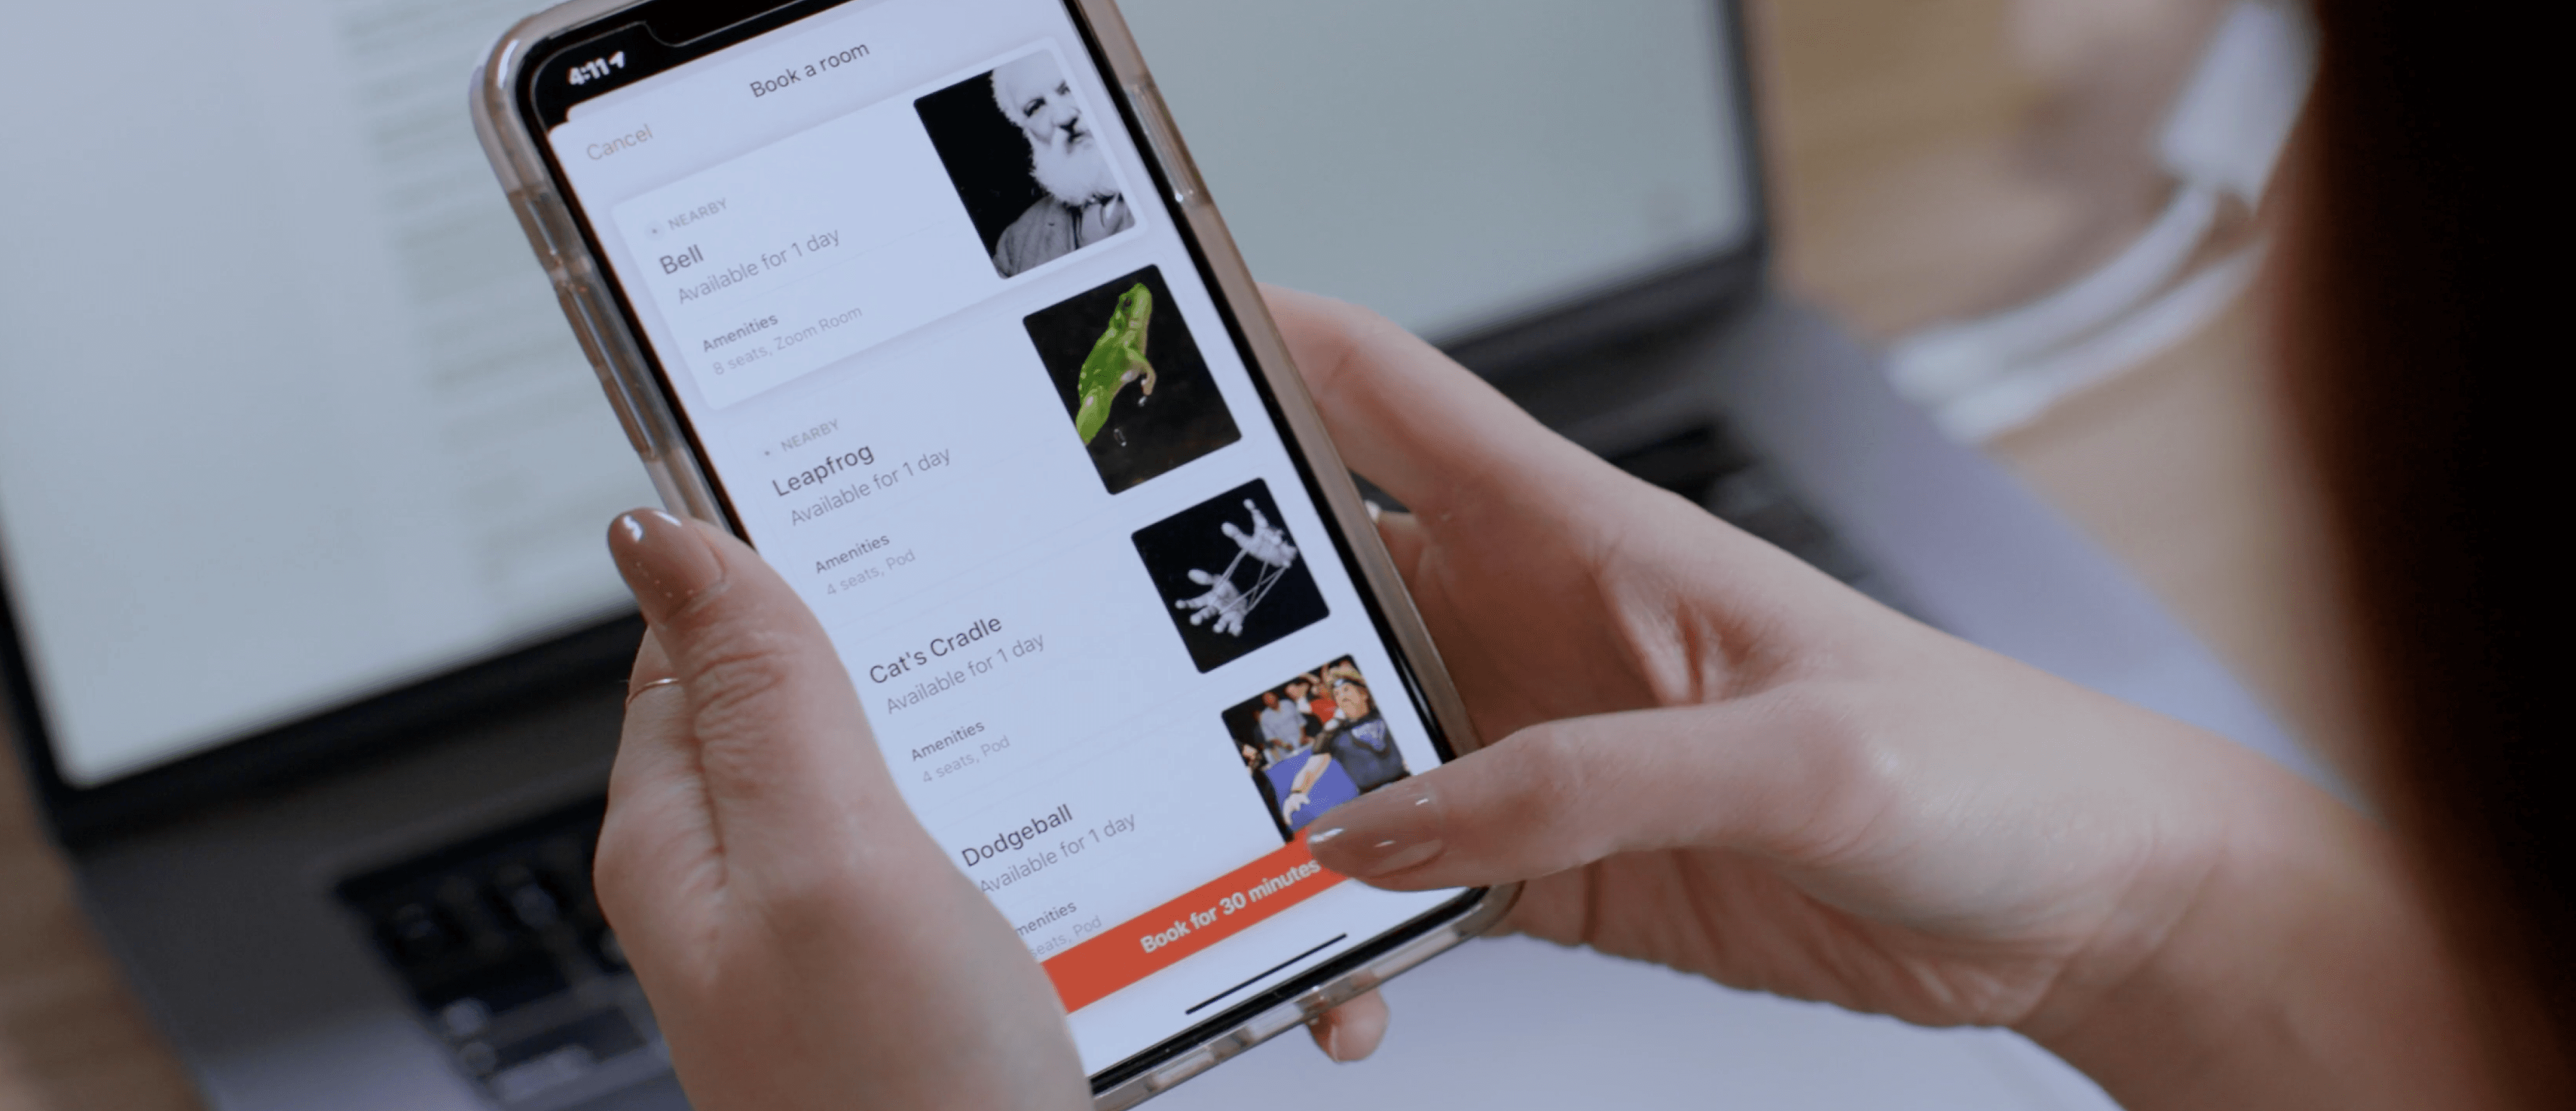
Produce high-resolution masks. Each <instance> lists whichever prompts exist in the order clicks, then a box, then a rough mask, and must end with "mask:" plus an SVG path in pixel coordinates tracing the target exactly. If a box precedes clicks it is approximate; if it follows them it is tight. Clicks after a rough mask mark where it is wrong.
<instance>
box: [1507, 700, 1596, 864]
mask: <svg viewBox="0 0 2576 1111" xmlns="http://www.w3.org/2000/svg"><path fill="white" fill-rule="evenodd" d="M1507 743H1508V745H1509V746H1510V749H1511V751H1512V753H1513V755H1514V761H1513V763H1514V765H1515V766H1514V767H1512V768H1511V769H1510V770H1509V772H1508V779H1507V781H1506V785H1505V787H1504V790H1503V800H1504V802H1505V807H1504V810H1505V813H1503V814H1501V815H1498V817H1501V818H1503V819H1504V820H1505V821H1508V822H1510V823H1512V824H1514V825H1519V826H1522V827H1524V828H1526V829H1528V830H1530V831H1533V832H1538V831H1544V833H1545V835H1546V836H1548V837H1550V838H1552V839H1555V840H1557V841H1558V842H1559V843H1561V844H1565V845H1568V846H1569V847H1570V848H1572V849H1573V850H1574V852H1575V854H1576V855H1578V856H1581V857H1583V858H1584V859H1590V858H1592V857H1595V856H1599V855H1604V854H1605V853H1606V851H1607V849H1606V846H1596V845H1594V844H1593V843H1592V839H1591V832H1592V831H1590V830H1589V829H1587V828H1585V827H1587V826H1589V825H1590V823H1587V822H1584V821H1582V818H1583V816H1584V815H1585V814H1586V813H1587V812H1589V811H1590V810H1592V809H1597V808H1598V805H1599V804H1600V803H1601V802H1603V801H1605V800H1603V799H1602V798H1601V797H1600V796H1601V795H1602V791H1601V790H1600V789H1599V785H1600V774H1601V771H1602V767H1601V761H1600V758H1599V757H1600V754H1599V753H1598V752H1597V751H1596V750H1597V748H1598V747H1599V746H1597V745H1595V744H1594V743H1592V741H1591V739H1590V738H1589V737H1588V736H1587V735H1586V734H1585V733H1584V732H1583V731H1582V729H1581V728H1580V727H1579V726H1577V725H1574V724H1571V723H1565V722H1549V723H1546V724H1542V725H1535V726H1531V727H1530V728H1528V729H1525V730H1523V731H1521V733H1520V734H1519V735H1518V736H1515V737H1513V738H1511V739H1510V740H1509V741H1508V742H1507Z"/></svg>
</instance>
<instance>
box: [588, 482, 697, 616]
mask: <svg viewBox="0 0 2576 1111" xmlns="http://www.w3.org/2000/svg"><path fill="white" fill-rule="evenodd" d="M608 552H609V554H610V555H611V556H614V557H615V558H616V560H617V571H618V573H619V574H621V575H624V576H625V577H626V587H627V589H629V590H632V591H634V592H635V604H636V605H637V606H640V607H642V609H643V610H644V620H646V621H648V622H652V623H655V624H659V623H661V622H662V621H663V620H665V619H666V618H668V617H670V616H671V615H672V614H673V613H677V612H679V610H680V608H681V607H682V606H685V605H688V604H689V601H690V599H693V598H696V597H697V596H698V595H700V594H702V593H705V592H706V589H707V588H708V587H711V586H714V585H716V584H717V583H719V582H722V581H724V562H723V561H722V560H719V559H717V558H716V553H715V549H713V548H710V547H708V546H707V541H706V538H705V537H703V536H700V535H698V532H697V530H696V529H693V528H690V527H689V526H688V525H687V524H685V523H683V522H682V521H681V520H680V519H679V518H677V517H674V516H672V515H670V514H668V513H664V512H662V511H661V510H658V509H639V510H636V511H635V512H633V513H628V514H625V515H624V516H621V517H619V518H617V520H616V522H615V523H613V524H611V525H609V526H608Z"/></svg>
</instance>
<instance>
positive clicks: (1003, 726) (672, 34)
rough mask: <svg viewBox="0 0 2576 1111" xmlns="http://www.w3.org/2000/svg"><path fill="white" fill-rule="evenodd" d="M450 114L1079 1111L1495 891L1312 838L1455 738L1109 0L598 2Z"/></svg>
mask: <svg viewBox="0 0 2576 1111" xmlns="http://www.w3.org/2000/svg"><path fill="white" fill-rule="evenodd" d="M472 99H473V111H474V115H475V119H476V122H477V126H478V128H479V129H480V133H481V135H482V138H483V140H484V143H485V146H486V148H487V149H488V151H489V153H490V155H491V158H492V162H493V165H494V167H495V168H496V170H497V171H498V173H499V175H500V178H501V181H502V184H503V187H504V188H505V189H506V190H507V191H508V193H509V197H510V200H511V202H512V204H513V205H514V206H515V207H516V209H517V211H518V214H519V217H520V219H521V221H522V222H523V224H524V226H525V228H526V231H527V234H528V240H529V243H530V245H531V246H532V247H533V248H534V249H535V251H536V254H537V256H538V259H539V261H540V262H541V263H542V264H543V266H544V267H545V269H546V272H547V273H548V274H549V275H550V276H551V277H552V278H553V280H554V283H555V288H556V290H557V292H558V293H559V295H560V297H561V300H562V303H563V308H564V313H565V315H566V316H567V318H569V320H570V321H571V324H572V327H573V329H574V330H575V331H576V332H577V333H579V335H580V338H581V342H582V345H583V347H584V349H585V351H586V352H587V353H588V355H589V357H590V359H591V361H592V363H593V365H594V366H595V367H596V369H597V370H598V373H599V377H600V382H601V384H602V385H603V386H604V387H605V389H606V391H607V394H608V399H609V402H610V404H611V405H613V406H614V407H615V408H616V410H617V414H618V417H619V419H620V420H621V421H622V422H624V425H625V428H626V432H627V435H628V436H629V438H630V439H631V440H632V442H633V445H634V447H635V450H636V451H637V453H638V454H640V455H641V456H642V458H643V460H644V463H645V465H646V467H647V468H648V469H649V470H650V471H651V473H652V476H653V480H654V482H655V483H656V484H657V486H658V487H659V489H660V492H661V495H662V497H663V498H664V500H665V502H666V503H667V504H668V506H669V507H670V508H671V509H672V510H673V511H675V512H679V513H684V514H687V515H690V516H695V517H698V518H701V519H705V520H709V521H715V522H721V523H723V524H724V525H725V526H727V527H729V528H731V529H732V530H733V531H734V532H735V533H737V534H738V535H740V536H741V537H743V538H744V539H745V540H746V541H748V542H749V543H750V544H751V545H752V546H753V547H754V548H756V549H757V550H758V551H759V552H760V553H761V555H762V557H763V558H765V559H767V560H768V561H769V562H770V564H771V565H772V566H774V567H776V568H777V569H778V571H779V572H780V573H781V574H782V575H784V576H786V578H787V580H788V581H789V582H790V583H793V584H794V585H795V587H796V588H797V590H798V591H799V592H800V593H801V594H802V595H803V597H804V598H805V600H806V601H807V603H808V604H810V605H811V606H812V607H813V609H814V612H815V613H816V614H817V615H819V616H820V617H821V619H822V622H823V625H824V626H825V628H826V629H828V630H829V631H830V634H831V636H832V639H833V644H834V646H835V648H836V649H837V650H838V651H839V653H840V657H841V659H842V661H843V662H844V664H845V665H846V666H847V667H848V668H849V671H850V677H851V681H852V682H853V683H854V684H855V685H856V686H857V687H858V689H859V692H860V694H861V696H862V698H863V700H864V702H865V704H866V707H867V714H868V719H869V725H870V727H871V729H872V730H873V732H874V734H875V738H876V742H877V744H878V746H879V747H880V748H881V749H882V750H883V752H884V755H885V759H886V761H887V763H888V764H889V766H891V768H892V769H893V772H894V775H895V779H896V781H897V782H898V783H900V784H902V786H903V790H904V793H905V797H906V801H907V802H908V803H909V804H910V805H911V807H912V808H913V811H914V813H915V814H916V815H917V816H918V817H919V818H920V820H921V822H922V823H923V824H924V825H925V826H926V827H927V828H928V829H929V830H930V832H931V834H932V836H933V837H934V838H935V839H937V841H938V842H939V843H940V844H941V845H942V846H943V847H944V848H946V849H947V851H948V852H949V854H950V857H951V859H952V861H953V862H954V863H955V864H956V866H957V867H958V868H959V869H961V870H962V871H963V872H964V873H965V874H966V875H967V876H968V877H969V878H970V879H972V880H974V881H975V882H976V883H977V884H978V885H979V886H980V887H982V889H983V890H984V891H985V892H986V893H987V894H989V895H990V896H991V898H992V900H993V902H994V904H995V905H996V906H997V907H998V908H999V909H1000V911H1001V913H1002V914H1004V915H1005V916H1006V917H1007V918H1008V919H1009V921H1011V922H1012V923H1013V924H1014V925H1015V926H1017V928H1018V931H1019V933H1020V936H1021V937H1022V938H1023V939H1024V940H1025V941H1026V942H1027V944H1028V946H1029V949H1030V952H1031V953H1032V954H1033V955H1034V956H1035V957H1036V958H1037V959H1038V960H1039V961H1040V962H1041V963H1042V965H1043V967H1044V968H1045V969H1046V972H1047V974H1048V976H1049V977H1050V979H1051V980H1052V981H1053V983H1054V985H1055V987H1056V990H1057V992H1058V994H1059V995H1060V996H1061V998H1062V1000H1063V1003H1064V1006H1065V1009H1066V1011H1067V1012H1068V1014H1069V1015H1070V1016H1071V1023H1072V1028H1073V1034H1074V1038H1075V1041H1076V1043H1077V1044H1078V1045H1079V1047H1080V1049H1081V1053H1082V1058H1083V1063H1084V1067H1085V1068H1086V1069H1087V1070H1089V1072H1090V1074H1091V1080H1092V1085H1093V1091H1094V1093H1095V1095H1096V1098H1097V1100H1098V1102H1099V1105H1100V1106H1102V1107H1126V1106H1131V1105H1133V1104H1135V1103H1137V1102H1140V1101H1142V1100H1143V1099H1145V1098H1146V1097H1148V1096H1150V1095H1152V1094H1154V1093H1156V1092H1159V1091H1162V1090H1164V1089H1166V1088H1169V1087H1170V1086H1171V1085H1173V1084H1176V1083H1178V1082H1180V1081H1181V1080H1184V1079H1187V1078H1188V1077H1190V1076H1192V1075H1195V1074H1196V1073H1198V1072H1200V1071H1202V1070H1204V1069H1206V1068H1208V1067H1210V1066H1212V1065H1214V1064H1215V1063H1216V1062H1218V1061H1219V1060H1222V1059H1224V1058H1225V1057H1228V1056H1231V1055H1233V1054H1235V1053H1238V1052H1241V1051H1242V1050H1244V1049H1246V1048H1249V1047H1251V1046H1252V1045H1254V1044H1257V1043H1259V1042H1261V1041H1263V1040H1265V1039H1267V1038H1269V1037H1271V1036H1273V1035H1276V1034H1278V1033H1280V1032H1282V1031H1284V1030H1287V1029H1289V1028H1291V1027H1294V1026H1296V1025H1298V1024H1300V1023H1302V1022H1303V1021H1305V1020H1306V1019H1308V1018H1311V1017H1312V1016H1314V1015H1316V1014H1318V1013H1320V1012H1321V1011H1323V1010H1324V1009H1326V1008H1328V1007H1331V1006H1333V1005H1334V1004H1337V1003H1339V1002H1341V1001H1343V1000H1346V999H1348V998H1350V997H1352V996H1354V995H1357V994H1359V993H1360V992H1363V991H1366V990H1368V989H1370V988H1373V987H1375V986H1377V985H1378V984H1379V983H1381V982H1383V981H1384V980H1386V979H1387V978H1388V977H1390V976H1393V975H1395V974H1396V973H1398V972H1401V971H1403V970H1404V969H1406V968H1409V967H1412V966H1413V965H1416V964H1418V963H1420V962H1421V961H1423V960H1425V959H1428V958H1429V957H1430V956H1432V955H1433V954H1435V953H1438V952H1440V951H1441V950H1444V949H1447V948H1449V947H1451V946H1453V945H1456V944H1458V943H1459V942H1461V941H1462V940H1464V939H1466V938H1469V937H1472V936H1476V935H1477V934H1480V933H1482V932H1484V931H1485V930H1486V929H1487V928H1489V927H1490V926H1492V925H1493V924H1494V923H1495V922H1496V921H1497V920H1499V919H1500V917H1501V916H1502V914H1503V913H1504V912H1505V911H1506V910H1507V909H1508V907H1509V905H1510V903H1511V900H1512V897H1513V895H1514V894H1515V891H1514V890H1512V889H1487V890H1458V891H1440V892H1428V893H1408V894H1398V893H1389V892H1381V891H1376V890H1373V889H1370V888H1368V887H1366V886H1364V885H1361V884H1357V883H1349V882H1343V881H1341V880H1340V879H1339V878H1338V877H1336V876H1334V875H1333V874H1331V873H1329V872H1324V871H1322V870H1321V869H1319V868H1318V867H1317V866H1316V865H1315V864H1314V862H1313V859H1312V858H1311V857H1310V856H1309V855H1308V853H1307V851H1306V841H1305V839H1306V836H1307V834H1308V833H1309V831H1311V830H1314V829H1316V828H1319V827H1318V826H1317V822H1318V821H1319V820H1320V819H1321V818H1322V817H1323V815H1324V814H1326V813H1327V812H1329V811H1330V810H1331V809H1332V808H1333V807H1334V806H1336V805H1339V804H1341V803H1343V802H1347V801H1349V800H1351V799H1353V798H1355V797H1357V796H1359V795H1360V794H1363V793H1366V792H1368V791H1373V790H1377V789H1380V788H1382V787H1384V786H1386V785H1387V784H1390V783H1393V782H1396V781H1398V780H1400V779H1403V778H1404V777H1406V776H1408V775H1413V774H1418V773H1420V772H1422V771H1425V770H1428V769H1429V768H1432V767H1436V766H1438V765H1439V764H1441V763H1443V762H1446V761H1448V760H1451V759H1455V758H1457V757H1458V756H1459V755H1461V754H1463V753H1465V752H1467V751H1470V750H1472V749H1473V748H1474V746H1475V741H1474V736H1473V733H1472V732H1471V731H1470V729H1469V726H1468V722H1467V717H1466V714H1465V712H1464V710H1463V708H1462V706H1461V705H1460V703H1459V700H1458V697H1457V694H1456V692H1455V691H1454V690H1453V689H1452V687H1451V685H1450V683H1449V681H1448V679H1447V677H1446V676H1445V674H1444V673H1443V671H1442V669H1441V666H1440V660H1439V656H1438V654H1437V653H1435V652H1434V651H1433V649H1432V645H1431V642H1430V640H1429V638H1428V636H1427V635H1426V634H1425V632H1424V630H1423V627H1422V622H1421V619H1420V617H1419V616H1418V615H1417V614H1416V613H1415V611H1414V609H1413V606H1412V604H1411V602H1410V600H1409V599H1408V598H1407V596H1406V594H1405V591H1404V587H1403V584H1402V583H1401V581H1400V580H1399V579H1398V578H1397V576H1396V574H1395V571H1394V568H1393V565H1392V564H1391V563H1390V562H1389V560H1388V558H1387V555H1386V553H1385V551H1384V550H1383V548H1382V547H1381V545H1380V543H1379V540H1378V536H1377V532H1376V530H1375V529H1374V528H1372V527H1371V526H1370V523H1369V518H1368V516H1367V513H1366V511H1365V507H1364V506H1363V504H1362V503H1361V501H1360V498H1359V495H1358V492H1357V491H1356V490H1355V489H1354V487H1353V484H1352V480H1351V478H1350V475H1349V472H1348V471H1347V470H1345V469H1344V467H1343V466H1342V464H1341V463H1340V461H1339V459H1338V458H1337V456H1336V455H1335V453H1334V451H1333V447H1332V444H1331V442H1330V441H1329V440H1328V439H1327V438H1326V437H1325V434H1324V430H1323V426H1322V422H1321V421H1320V419H1319V418H1318V417H1317V415H1316V411H1315V408H1314V405H1313V403H1312V401H1311V400H1310V399H1309V397H1308V396H1307V394H1306V391H1305V387H1304V384H1303V382H1302V380H1301V379H1300V378H1299V377H1298V375H1297V373H1296V370H1295V368H1294V367H1293V366H1292V365H1291V364H1290V362H1289V356H1288V351H1287V347H1286V345H1285V344H1284V343H1283V342H1282V341H1281V338H1280V336H1279V334H1278V331H1277V329H1276V327H1275V326H1274V324H1273V323H1272V321H1271V319H1270V317H1269V315H1268V313H1267V311H1266V310H1265V309H1264V307H1263V304H1262V301H1261V298H1260V296H1259V295H1258V293H1257V291H1256V289H1255V287H1254V285H1253V283H1252V279H1251V277H1250V275H1249V274H1248V273H1247V272H1246V271H1245V268H1244V265H1243V262H1242V260H1241V258H1240V257H1238V255H1237V253H1236V251H1235V248H1234V245H1233V242H1232V240H1231V239H1230V238H1229V237H1228V235H1227V233H1226V230H1225V224H1224V222H1223V220H1221V219H1220V218H1219V217H1218V215H1217V210H1216V207H1215V204H1214V203H1213V202H1212V201H1211V200H1210V198H1209V197H1208V193H1207V190H1206V188H1205V186H1204V185H1203V184H1202V183H1201V182H1200V180H1199V176H1198V173H1197V171H1196V170H1195V168H1194V167H1193V166H1192V165H1191V162H1190V158H1189V154H1188V151H1187V149H1186V148H1185V147H1184V146H1183V145H1182V142H1181V139H1180V135H1179V132H1178V131H1177V130H1176V129H1175V128H1174V127H1173V125H1172V120H1171V118H1170V116H1169V114H1168V113H1167V112H1166V111H1165V110H1164V107H1163V104H1162V102H1161V99H1160V97H1159V96H1158V95H1157V93H1156V92H1155V88H1154V82H1153V79H1152V77H1151V76H1150V75H1149V74H1148V73H1147V71H1146V69H1145V65H1144V62H1143V60H1142V58H1141V57H1139V55H1138V53H1137V50H1136V46H1135V44H1134V42H1133V41H1132V40H1131V39H1130V37H1129V36H1128V33H1127V30H1126V27H1125V25H1124V23H1123V22H1122V21H1121V19H1120V18H1119V15H1118V11H1117V8H1116V6H1115V5H1114V4H1112V3H1111V2H1110V0H803V2H797V3H783V4H778V3H772V4H765V3H741V2H725V0H649V2H645V3H634V2H632V0H624V2H620V0H579V2H575V3H570V4H565V5H563V6H561V7H557V8H554V9H551V10H549V11H546V12H544V13H542V14H539V15H537V16H535V17H532V18H530V19H528V20H527V21H526V22H524V23H521V24H520V25H519V26H517V27H516V28H513V29H512V30H511V31H510V32H509V33H508V34H507V35H506V36H504V37H503V39H502V40H501V41H500V42H499V43H498V44H497V45H496V46H495V47H494V49H493V51H492V54H491V56H490V58H489V60H488V62H487V63H486V64H485V65H484V67H483V68H482V69H481V70H479V71H478V72H477V74H476V77H475V83H474V90H473V97H472Z"/></svg>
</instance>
